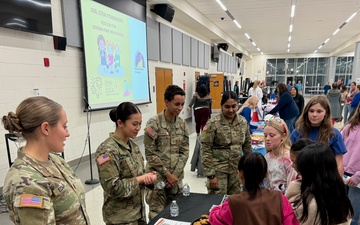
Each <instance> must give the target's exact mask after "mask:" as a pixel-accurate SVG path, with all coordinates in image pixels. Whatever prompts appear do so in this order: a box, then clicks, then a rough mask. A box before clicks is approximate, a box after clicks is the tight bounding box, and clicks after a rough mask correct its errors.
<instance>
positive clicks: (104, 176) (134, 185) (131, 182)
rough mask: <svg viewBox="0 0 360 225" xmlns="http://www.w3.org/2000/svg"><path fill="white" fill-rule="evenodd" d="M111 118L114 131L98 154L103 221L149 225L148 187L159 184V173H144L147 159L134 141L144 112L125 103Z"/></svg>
mask: <svg viewBox="0 0 360 225" xmlns="http://www.w3.org/2000/svg"><path fill="white" fill-rule="evenodd" d="M110 118H111V120H112V121H114V122H115V124H116V129H115V132H114V133H112V134H110V137H109V138H107V139H106V140H105V141H104V142H103V143H102V144H101V145H100V146H99V147H98V149H97V150H96V153H95V156H96V162H97V167H98V171H99V177H100V183H101V186H102V188H103V189H104V205H103V218H104V222H105V223H106V224H128V225H138V224H146V216H145V202H144V196H145V185H148V184H152V183H153V182H155V181H156V173H148V174H145V170H144V159H143V157H142V155H141V152H140V150H139V147H138V146H137V145H136V144H135V142H134V141H133V140H132V139H133V138H135V137H136V135H137V133H138V132H139V130H140V128H141V120H142V116H141V112H140V110H139V109H138V107H137V106H136V105H134V104H133V103H131V102H123V103H121V104H120V105H119V106H118V107H117V108H115V109H113V110H111V111H110Z"/></svg>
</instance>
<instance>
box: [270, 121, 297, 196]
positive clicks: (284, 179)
mask: <svg viewBox="0 0 360 225" xmlns="http://www.w3.org/2000/svg"><path fill="white" fill-rule="evenodd" d="M264 137H265V147H266V151H267V153H266V155H265V159H266V161H267V163H268V166H269V176H268V177H267V178H266V179H265V186H266V187H267V188H268V189H271V190H277V191H281V192H283V193H285V191H286V189H287V187H288V186H289V184H290V182H291V181H293V180H295V179H296V176H297V172H296V170H295V169H294V168H293V167H292V165H291V164H292V163H291V160H290V152H289V150H290V138H289V130H288V127H287V125H286V123H285V122H284V120H282V119H280V118H272V119H270V120H269V122H268V123H267V124H266V125H265V128H264Z"/></svg>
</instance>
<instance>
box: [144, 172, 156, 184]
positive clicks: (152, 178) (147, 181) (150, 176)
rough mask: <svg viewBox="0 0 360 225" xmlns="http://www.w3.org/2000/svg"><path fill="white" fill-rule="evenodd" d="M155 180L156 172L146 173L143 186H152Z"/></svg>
mask: <svg viewBox="0 0 360 225" xmlns="http://www.w3.org/2000/svg"><path fill="white" fill-rule="evenodd" d="M156 180H157V176H156V172H152V173H147V174H145V178H144V184H145V185H148V184H152V183H154V182H155V181H156Z"/></svg>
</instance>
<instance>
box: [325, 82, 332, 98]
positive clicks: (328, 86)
mask: <svg viewBox="0 0 360 225" xmlns="http://www.w3.org/2000/svg"><path fill="white" fill-rule="evenodd" d="M330 89H331V85H330V82H327V83H326V84H325V86H324V95H327V93H328V91H329V90H330Z"/></svg>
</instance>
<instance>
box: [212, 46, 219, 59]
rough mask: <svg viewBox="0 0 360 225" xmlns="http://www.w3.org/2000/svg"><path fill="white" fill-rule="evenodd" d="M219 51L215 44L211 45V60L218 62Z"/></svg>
mask: <svg viewBox="0 0 360 225" xmlns="http://www.w3.org/2000/svg"><path fill="white" fill-rule="evenodd" d="M219 57H220V52H219V49H218V47H217V46H211V60H212V61H213V62H219Z"/></svg>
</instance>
